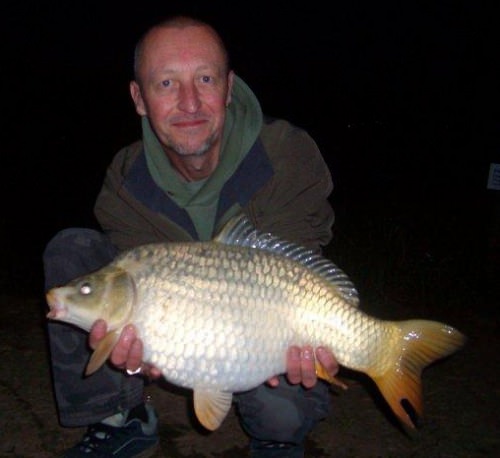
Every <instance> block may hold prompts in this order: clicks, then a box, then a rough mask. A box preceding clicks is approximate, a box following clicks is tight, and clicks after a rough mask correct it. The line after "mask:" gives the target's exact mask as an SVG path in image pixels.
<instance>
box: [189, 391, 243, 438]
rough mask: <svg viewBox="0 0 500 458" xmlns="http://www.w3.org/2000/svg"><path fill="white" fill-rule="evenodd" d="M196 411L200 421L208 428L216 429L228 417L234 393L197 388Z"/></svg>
mask: <svg viewBox="0 0 500 458" xmlns="http://www.w3.org/2000/svg"><path fill="white" fill-rule="evenodd" d="M193 401H194V411H195V413H196V417H197V418H198V420H199V422H200V423H201V424H202V425H203V426H204V427H205V428H207V429H208V430H210V431H214V430H216V429H217V428H218V427H219V426H220V425H221V423H222V422H223V421H224V418H226V416H227V414H228V412H229V409H230V408H231V403H232V401H233V394H232V393H227V392H222V391H211V390H203V389H201V390H200V389H195V390H194V392H193Z"/></svg>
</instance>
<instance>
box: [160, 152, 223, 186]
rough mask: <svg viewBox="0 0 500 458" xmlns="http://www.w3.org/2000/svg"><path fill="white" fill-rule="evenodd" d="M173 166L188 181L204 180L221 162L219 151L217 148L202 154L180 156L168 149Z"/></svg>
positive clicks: (167, 153) (168, 155)
mask: <svg viewBox="0 0 500 458" xmlns="http://www.w3.org/2000/svg"><path fill="white" fill-rule="evenodd" d="M165 154H166V155H167V157H168V159H169V160H170V163H171V164H172V167H173V168H174V169H175V171H176V172H177V173H178V174H179V175H180V176H181V177H182V178H184V179H185V180H186V181H198V180H203V179H204V178H207V177H208V176H210V175H211V174H212V173H213V172H214V170H215V169H216V168H217V165H218V163H219V152H218V151H216V150H215V149H214V150H213V151H207V152H206V153H205V154H202V155H200V156H194V155H193V156H180V155H178V154H176V153H173V152H171V151H166V152H165Z"/></svg>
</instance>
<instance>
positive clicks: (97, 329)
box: [89, 320, 161, 379]
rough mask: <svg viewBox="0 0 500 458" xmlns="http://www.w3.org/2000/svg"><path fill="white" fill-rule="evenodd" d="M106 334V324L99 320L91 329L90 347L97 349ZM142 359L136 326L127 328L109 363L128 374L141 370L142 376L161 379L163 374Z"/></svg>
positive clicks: (141, 349)
mask: <svg viewBox="0 0 500 458" xmlns="http://www.w3.org/2000/svg"><path fill="white" fill-rule="evenodd" d="M106 333H107V325H106V322H105V321H104V320H97V321H96V322H95V323H94V324H93V325H92V328H91V329H90V334H89V345H90V347H91V348H93V349H95V348H96V347H97V345H98V344H99V341H100V340H101V339H102V338H103V337H104V336H105V335H106ZM142 357H143V348H142V340H141V339H139V338H138V337H137V334H136V331H135V328H134V326H132V325H127V326H125V327H124V328H123V330H122V333H121V334H120V337H119V339H118V342H117V343H116V345H115V347H114V348H113V351H112V352H111V355H110V357H109V361H110V362H111V364H113V365H114V366H115V367H117V368H118V369H122V370H127V371H128V372H136V371H137V370H138V369H140V373H141V374H142V375H145V376H147V377H150V378H152V379H155V378H158V377H160V376H161V372H160V371H159V370H158V369H157V368H156V367H154V366H151V365H150V364H146V363H144V362H143V361H142Z"/></svg>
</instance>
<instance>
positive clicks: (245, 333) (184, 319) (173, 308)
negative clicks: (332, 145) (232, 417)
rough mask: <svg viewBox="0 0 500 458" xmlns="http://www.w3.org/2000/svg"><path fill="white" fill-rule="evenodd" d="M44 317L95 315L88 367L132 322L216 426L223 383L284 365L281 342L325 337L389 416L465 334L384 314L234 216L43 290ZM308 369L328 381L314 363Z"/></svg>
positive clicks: (229, 389)
mask: <svg viewBox="0 0 500 458" xmlns="http://www.w3.org/2000/svg"><path fill="white" fill-rule="evenodd" d="M47 301H48V304H49V307H50V309H51V310H50V312H49V314H48V317H49V318H51V319H56V320H60V321H66V322H68V323H73V324H76V325H78V326H80V327H82V329H86V330H87V331H88V330H89V329H90V326H91V325H92V323H93V322H94V321H95V320H96V319H98V318H102V319H104V320H106V321H107V323H108V329H109V331H110V332H109V333H108V335H107V336H106V338H105V339H103V341H102V342H101V344H100V345H99V347H98V348H97V349H96V350H95V352H94V354H93V355H92V358H91V360H90V363H89V365H88V368H87V373H92V372H94V371H95V370H97V369H98V368H99V367H100V365H102V364H103V363H104V362H105V361H106V359H107V357H108V355H109V353H110V352H111V350H112V348H113V346H114V344H115V343H116V340H117V338H118V335H119V332H120V331H121V329H122V328H123V327H124V326H125V325H127V324H133V325H135V327H136V329H137V333H138V336H139V337H140V338H141V339H142V341H143V348H144V360H145V361H147V362H149V363H152V364H153V365H155V366H156V367H158V368H159V369H160V370H161V372H162V374H163V375H164V377H165V378H166V379H167V380H168V381H170V382H171V383H174V384H177V385H179V386H182V387H185V388H190V389H192V390H193V399H194V406H195V412H196V415H197V417H198V419H199V420H200V422H201V423H202V424H203V425H204V426H205V427H207V428H208V429H212V430H213V429H216V428H217V427H219V425H220V424H221V422H222V421H223V419H224V418H225V416H226V415H227V412H228V411H229V408H230V406H231V402H232V395H233V393H237V392H240V391H245V390H248V389H251V388H254V387H256V386H258V385H259V384H261V383H263V382H264V381H266V380H267V379H269V378H270V377H272V376H274V375H277V374H281V373H284V372H285V371H286V352H287V349H288V348H289V347H290V346H291V345H298V346H304V345H312V346H313V347H317V346H325V347H327V348H329V349H330V350H331V351H332V352H333V353H334V354H335V356H336V358H337V360H338V362H339V363H340V364H341V365H343V366H345V367H347V368H349V369H353V370H357V371H361V372H364V373H366V374H367V375H369V376H370V377H372V379H373V380H374V381H375V383H376V384H377V386H378V387H379V389H380V391H381V393H382V395H383V396H384V397H385V399H386V400H387V402H388V403H389V405H390V406H391V408H392V409H393V411H394V413H395V414H396V416H397V417H398V418H399V419H400V420H401V421H402V422H403V424H405V425H406V426H408V427H414V423H413V420H412V418H411V416H410V415H409V413H408V412H407V411H406V410H405V409H404V407H403V405H402V401H403V400H407V401H408V402H409V403H410V405H412V407H413V409H414V410H415V412H416V413H417V414H418V415H421V413H422V400H421V397H422V395H421V381H420V375H421V371H422V369H423V368H424V367H425V366H426V365H428V364H430V363H431V362H433V361H435V360H436V359H439V358H442V357H444V356H447V355H449V354H451V353H453V352H454V351H455V350H457V349H458V348H460V346H462V345H463V343H464V341H465V337H464V336H463V335H462V334H461V333H460V332H459V331H457V330H456V329H454V328H452V327H451V326H449V325H446V324H443V323H438V322H434V321H429V320H406V321H386V320H379V319H377V318H376V317H373V316H370V315H367V314H366V313H364V312H363V311H362V310H360V309H359V308H358V302H359V299H358V295H357V291H356V289H355V287H354V286H353V285H352V283H351V282H350V280H349V279H348V277H347V275H345V274H344V273H343V272H342V271H341V270H340V269H339V268H338V267H337V266H335V265H334V264H333V263H331V261H328V260H326V259H325V258H322V257H321V256H320V255H317V254H314V253H312V252H311V251H310V250H306V249H305V248H302V247H300V246H298V245H296V244H293V243H291V242H287V241H282V240H281V239H279V238H277V237H276V236H273V235H270V234H262V233H260V232H258V231H257V230H256V229H255V228H253V227H252V226H251V224H250V222H249V221H248V220H247V219H246V218H245V217H244V216H239V217H236V218H234V219H233V220H231V221H230V222H228V224H227V225H226V226H225V227H224V228H223V230H222V231H221V233H220V234H219V235H218V236H217V237H216V238H215V239H214V240H213V241H210V242H183V243H157V244H149V245H145V246H140V247H137V248H134V249H132V250H130V251H128V252H125V253H123V254H121V255H119V256H118V257H117V258H116V259H115V260H114V261H113V262H112V263H110V264H109V265H108V266H106V267H104V268H102V269H100V270H98V271H96V272H93V273H90V274H89V275H86V276H84V277H81V278H78V279H75V280H74V281H72V282H70V283H69V284H68V285H66V286H62V287H59V288H54V289H52V290H51V291H49V292H48V293H47ZM317 371H318V376H320V377H322V378H325V379H326V380H328V381H330V382H334V380H333V379H332V377H331V376H329V375H328V374H326V373H325V371H324V370H323V369H322V368H321V367H320V366H317Z"/></svg>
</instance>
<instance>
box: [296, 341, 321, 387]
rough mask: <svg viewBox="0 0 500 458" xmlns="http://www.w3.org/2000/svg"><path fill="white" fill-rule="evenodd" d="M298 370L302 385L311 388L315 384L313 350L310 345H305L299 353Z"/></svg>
mask: <svg viewBox="0 0 500 458" xmlns="http://www.w3.org/2000/svg"><path fill="white" fill-rule="evenodd" d="M300 370H301V375H302V385H303V386H304V387H305V388H311V387H313V386H314V385H315V384H316V381H317V378H316V368H315V366H314V351H313V349H312V347H310V346H306V347H304V348H303V349H302V351H301V353H300Z"/></svg>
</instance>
